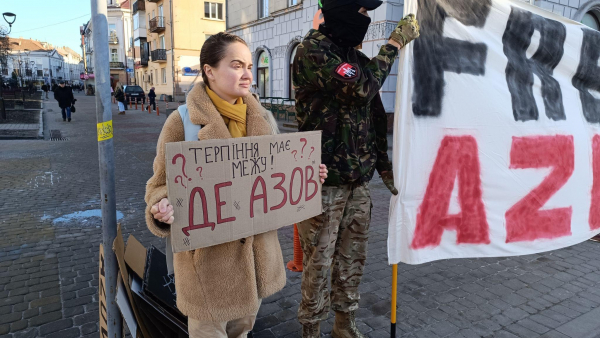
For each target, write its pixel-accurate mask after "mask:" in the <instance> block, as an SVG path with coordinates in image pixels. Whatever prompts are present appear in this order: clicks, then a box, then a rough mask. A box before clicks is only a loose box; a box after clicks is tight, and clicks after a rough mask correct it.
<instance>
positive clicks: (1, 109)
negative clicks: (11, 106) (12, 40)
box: [0, 12, 17, 120]
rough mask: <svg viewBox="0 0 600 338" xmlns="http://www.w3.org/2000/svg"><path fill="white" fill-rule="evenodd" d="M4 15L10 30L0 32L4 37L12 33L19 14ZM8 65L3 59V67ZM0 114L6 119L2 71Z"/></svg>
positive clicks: (5, 13)
mask: <svg viewBox="0 0 600 338" xmlns="http://www.w3.org/2000/svg"><path fill="white" fill-rule="evenodd" d="M2 17H3V18H4V21H6V23H7V24H8V32H6V33H5V32H0V34H2V37H3V38H4V37H6V36H7V35H8V34H10V32H11V31H12V24H13V23H15V20H16V19H17V15H16V14H13V13H11V12H4V13H2ZM6 66H7V60H2V69H4V68H6ZM0 115H1V116H2V119H4V120H6V109H5V108H4V75H2V73H1V72H0Z"/></svg>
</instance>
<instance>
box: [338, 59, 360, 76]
mask: <svg viewBox="0 0 600 338" xmlns="http://www.w3.org/2000/svg"><path fill="white" fill-rule="evenodd" d="M335 72H336V73H337V74H338V75H339V76H341V77H343V78H344V79H353V78H355V77H356V76H357V75H358V69H356V67H355V66H353V65H351V64H349V63H347V62H344V63H342V64H341V65H339V66H338V67H337V68H336V69H335Z"/></svg>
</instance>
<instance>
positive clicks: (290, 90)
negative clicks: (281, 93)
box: [288, 45, 298, 99]
mask: <svg viewBox="0 0 600 338" xmlns="http://www.w3.org/2000/svg"><path fill="white" fill-rule="evenodd" d="M297 50H298V45H296V46H294V49H292V54H290V73H289V74H290V76H289V77H290V83H289V86H288V97H289V98H290V99H295V98H296V91H295V90H294V81H292V79H293V74H294V68H293V64H294V58H295V57H296V51H297Z"/></svg>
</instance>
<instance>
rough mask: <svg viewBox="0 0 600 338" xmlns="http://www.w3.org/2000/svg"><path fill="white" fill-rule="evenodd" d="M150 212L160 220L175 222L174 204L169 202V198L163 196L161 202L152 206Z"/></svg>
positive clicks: (169, 222) (168, 222)
mask: <svg viewBox="0 0 600 338" xmlns="http://www.w3.org/2000/svg"><path fill="white" fill-rule="evenodd" d="M150 212H151V213H152V215H153V216H154V219H156V220H158V221H159V222H163V223H167V224H173V221H174V220H175V218H174V217H173V206H172V205H171V203H169V200H168V199H166V198H163V199H162V200H160V202H158V203H156V204H155V205H153V206H152V208H150Z"/></svg>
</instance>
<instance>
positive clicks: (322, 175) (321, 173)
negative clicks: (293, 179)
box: [319, 164, 329, 184]
mask: <svg viewBox="0 0 600 338" xmlns="http://www.w3.org/2000/svg"><path fill="white" fill-rule="evenodd" d="M319 168H320V169H319V177H320V178H321V184H323V183H325V179H326V178H327V173H328V172H329V171H328V170H327V166H326V165H324V164H321V165H320V166H319Z"/></svg>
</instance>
